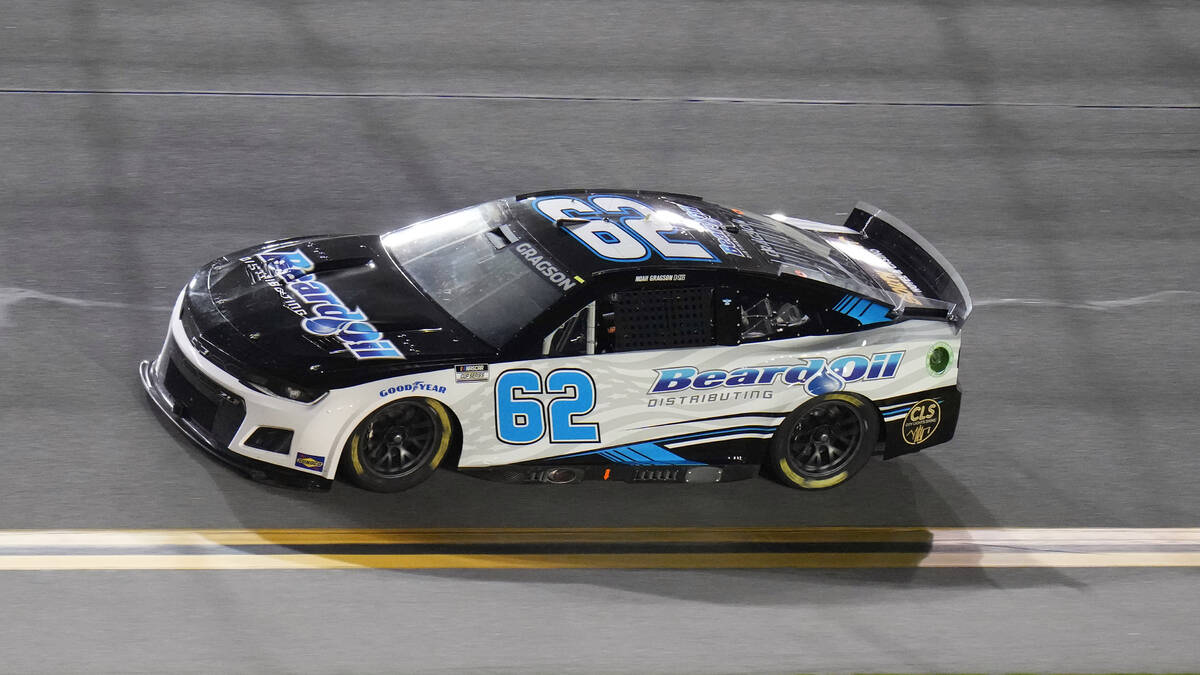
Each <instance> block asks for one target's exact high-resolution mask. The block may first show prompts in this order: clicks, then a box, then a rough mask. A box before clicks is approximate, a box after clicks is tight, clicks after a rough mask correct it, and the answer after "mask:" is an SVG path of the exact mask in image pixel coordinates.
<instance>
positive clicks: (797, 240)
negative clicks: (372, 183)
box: [501, 188, 878, 295]
mask: <svg viewBox="0 0 1200 675" xmlns="http://www.w3.org/2000/svg"><path fill="white" fill-rule="evenodd" d="M561 199H567V200H572V201H571V202H570V203H572V204H574V206H575V207H576V208H574V209H573V210H570V211H568V213H567V215H568V216H570V215H573V214H575V215H577V217H578V218H579V220H577V221H575V222H577V223H578V222H580V221H583V220H600V219H608V220H610V222H611V221H619V220H620V219H621V217H622V216H623V215H625V216H628V215H630V213H631V212H628V211H626V212H624V213H620V212H615V211H613V209H612V205H613V204H621V203H628V202H629V201H632V202H636V203H637V204H639V205H641V206H639V207H637V208H639V209H641V208H643V207H644V209H649V210H651V211H653V212H656V213H657V212H660V211H662V212H665V213H667V214H669V215H670V217H671V218H673V219H675V220H676V221H678V219H679V218H683V219H686V220H685V221H684V223H685V227H684V228H683V229H684V230H685V231H686V235H684V236H685V237H686V238H687V239H688V240H690V241H695V242H697V243H699V244H701V245H703V246H704V247H705V248H706V249H707V250H708V251H709V252H710V253H712V254H713V255H714V257H715V259H714V260H711V261H708V260H672V259H668V258H666V257H664V256H663V255H658V254H650V255H649V256H648V257H647V258H646V259H644V260H638V261H633V262H622V261H614V260H610V259H606V258H602V257H600V256H599V255H598V254H596V253H594V252H593V251H591V250H589V248H588V247H587V246H586V245H584V244H582V243H581V241H579V240H577V239H576V238H575V237H573V236H572V235H570V234H569V233H568V232H567V231H566V228H569V227H573V226H572V225H570V224H565V226H561V227H560V225H559V224H558V223H557V221H556V220H554V219H552V218H551V216H549V215H546V213H545V212H547V211H548V212H550V213H551V214H561V213H562V211H563V210H562V209H561V208H546V206H547V205H552V206H556V207H557V206H561V205H562V204H564V203H568V202H561V201H553V202H552V201H549V200H561ZM501 201H502V202H504V203H506V205H507V207H508V211H509V212H510V215H511V217H512V218H514V219H515V220H516V221H517V225H518V226H519V228H520V229H521V230H523V232H524V235H525V236H526V237H528V238H529V239H531V240H533V242H535V244H536V246H537V248H538V249H539V250H537V251H536V252H533V251H531V252H530V255H531V256H532V255H544V256H546V257H547V258H548V259H549V260H550V262H551V263H552V264H554V265H556V267H557V268H558V269H562V270H565V271H567V273H568V274H569V275H570V276H573V277H578V278H579V279H580V280H592V279H595V278H596V277H598V276H600V275H604V274H607V273H610V272H617V271H624V272H635V273H646V274H656V273H657V274H665V273H670V272H673V271H683V270H729V271H735V272H741V273H750V274H760V275H768V276H775V277H779V276H797V277H801V278H807V279H811V280H814V281H819V282H822V283H825V284H829V285H832V286H835V287H838V288H842V289H846V290H852V291H855V292H858V293H865V294H870V295H877V294H878V291H877V290H875V289H877V288H878V285H877V283H876V282H875V281H874V279H873V278H872V277H871V275H870V274H869V273H868V272H867V271H866V270H864V269H863V268H862V267H861V266H860V265H858V264H857V263H855V261H854V260H852V259H850V258H849V257H847V256H846V255H845V254H843V253H842V252H841V251H839V250H838V249H837V248H836V247H834V246H832V245H831V244H830V243H829V241H830V240H829V239H828V238H827V237H828V236H829V233H828V232H822V233H820V234H818V233H815V232H810V231H809V230H808V229H805V228H803V227H801V226H798V225H796V224H791V223H788V222H784V221H783V220H777V219H774V218H771V217H768V216H763V215H759V214H756V213H753V212H750V211H745V210H742V209H738V208H732V207H727V206H722V205H720V204H715V203H713V202H709V201H706V200H704V199H702V198H701V197H697V196H695V195H686V194H679V193H673V192H658V191H650V190H622V189H615V190H606V189H583V188H580V189H560V190H546V191H542V192H530V193H524V194H519V195H516V196H515V197H511V198H508V199H504V200H501ZM606 208H607V210H606ZM633 213H634V215H636V213H635V212H633ZM797 222H801V221H797ZM802 222H807V221H802ZM812 225H813V226H821V227H824V228H832V229H839V228H836V226H823V225H820V224H819V223H812ZM848 232H849V231H848Z"/></svg>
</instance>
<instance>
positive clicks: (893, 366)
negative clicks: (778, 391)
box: [647, 351, 904, 396]
mask: <svg viewBox="0 0 1200 675" xmlns="http://www.w3.org/2000/svg"><path fill="white" fill-rule="evenodd" d="M903 358H904V352H902V351H898V352H880V353H878V354H872V355H871V356H870V357H867V356H864V355H861V354H849V355H846V356H841V357H838V358H836V359H834V360H833V361H828V360H826V359H825V358H822V357H813V358H808V359H799V360H798V362H797V363H794V364H788V365H781V366H758V367H755V368H738V369H736V370H717V369H714V370H706V371H703V372H701V371H700V369H698V368H694V367H692V366H680V367H677V368H659V369H656V370H655V372H656V373H658V377H657V378H656V379H655V381H654V384H653V385H651V387H650V391H649V392H647V393H648V394H650V395H652V396H654V395H659V394H673V393H682V392H683V391H685V390H689V389H699V390H701V391H703V390H705V389H716V388H725V387H762V386H774V385H776V384H784V385H787V386H789V387H795V386H799V385H802V386H803V387H804V390H805V391H806V392H808V393H809V395H811V396H819V395H821V394H827V393H829V392H831V391H841V390H842V389H844V388H845V387H846V385H847V384H848V383H850V382H859V381H873V380H885V379H889V378H892V377H895V376H896V371H897V370H899V368H900V361H901V360H902V359H903Z"/></svg>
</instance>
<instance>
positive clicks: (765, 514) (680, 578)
mask: <svg viewBox="0 0 1200 675" xmlns="http://www.w3.org/2000/svg"><path fill="white" fill-rule="evenodd" d="M163 426H164V427H166V428H172V427H171V425H170V424H169V423H166V422H164V424H163ZM175 437H176V439H177V442H178V443H179V444H180V445H183V446H187V447H186V449H185V450H183V451H184V452H186V453H188V454H189V455H191V456H193V457H194V458H195V459H196V461H197V462H199V463H200V464H202V465H203V466H204V467H205V470H206V471H207V472H208V473H209V474H210V475H211V477H212V479H213V483H214V484H215V485H216V486H217V487H218V488H219V490H220V492H221V494H222V495H223V497H224V498H225V501H226V504H227V506H228V508H229V510H230V511H231V512H232V514H233V515H234V517H235V519H236V520H237V521H238V522H240V523H241V524H242V525H243V526H244V527H247V528H254V529H288V528H297V529H304V528H344V529H360V528H362V529H426V528H450V529H460V528H461V529H471V528H711V527H722V528H755V527H763V528H821V527H841V528H868V527H900V528H910V531H909V538H908V540H909V541H924V542H931V541H932V539H933V534H932V532H930V531H929V530H927V529H926V530H924V531H925V534H926V535H927V536H921V534H920V532H921V530H922V529H923V528H959V527H973V528H977V527H997V526H1000V525H1001V523H1000V522H998V521H997V519H996V518H995V517H994V516H993V515H992V514H991V513H989V512H988V511H987V510H986V508H985V507H984V505H983V504H981V503H980V502H979V501H978V500H977V499H975V498H974V497H973V495H972V494H971V492H970V490H969V489H968V488H967V487H966V486H965V485H963V484H962V483H961V482H960V481H958V480H957V479H956V478H955V477H954V476H953V474H952V473H950V472H949V471H947V470H945V469H943V468H942V466H941V465H940V464H939V462H938V459H939V458H936V457H934V456H932V454H931V455H930V456H913V457H906V458H901V459H897V460H892V461H887V462H882V461H875V462H873V464H871V465H869V466H868V467H867V469H866V470H864V471H863V472H862V473H861V474H860V475H858V476H856V477H855V479H854V480H852V481H850V482H848V483H846V484H844V485H841V486H838V487H837V488H835V489H832V490H825V491H819V492H805V491H798V490H793V489H789V488H786V487H783V486H780V485H778V484H775V483H773V482H770V481H767V480H763V479H758V480H749V481H740V482H736V483H728V484H716V485H683V484H666V485H641V484H639V485H630V484H624V483H620V484H606V483H582V484H577V485H567V486H549V485H510V484H503V483H493V482H489V481H484V480H480V479H477V478H472V477H469V476H465V475H463V474H458V473H456V472H453V471H440V472H438V473H437V474H436V475H435V476H434V477H433V478H432V479H430V480H429V481H428V482H427V483H425V484H423V485H421V486H419V487H418V488H416V489H414V490H411V491H408V492H405V493H399V494H374V493H369V492H366V491H363V490H360V489H358V488H355V487H354V486H351V485H349V484H345V483H338V484H335V486H334V488H333V490H331V491H329V492H304V491H300V490H294V489H287V488H279V487H273V486H268V485H262V484H258V483H254V482H252V481H249V480H246V479H244V478H242V477H241V476H240V475H238V474H236V473H235V472H233V471H231V470H229V469H228V468H226V467H224V466H223V465H220V464H219V463H217V462H216V461H215V460H213V459H212V458H210V457H208V456H206V455H205V454H204V453H203V452H202V451H201V450H199V449H197V448H195V447H194V446H192V445H191V444H190V443H189V442H188V441H187V440H186V439H185V438H183V437H182V435H180V434H178V433H177V432H176V433H175ZM948 459H953V458H952V457H948ZM914 533H915V534H914ZM268 539H269V535H268ZM234 548H237V547H234ZM274 548H277V549H278V550H284V551H288V552H296V553H307V554H313V553H314V552H316V553H317V554H318V555H321V556H322V557H327V558H329V559H331V560H334V561H336V560H338V559H339V558H341V556H343V555H344V554H345V553H346V551H345V548H344V547H343V548H342V549H340V550H330V551H329V552H328V553H324V552H319V551H314V550H313V548H311V547H295V546H288V545H287V544H286V543H280V544H279V545H278V546H277V547H274ZM244 550H245V551H246V552H247V553H253V552H257V551H256V550H255V547H252V546H248V547H245V549H244ZM927 550H928V548H923V549H922V548H918V549H917V550H916V551H914V552H910V553H907V554H905V556H906V557H907V561H906V562H905V563H904V564H907V565H909V566H900V567H878V568H860V569H835V568H800V567H794V568H792V567H786V568H770V569H739V568H729V569H662V568H651V569H645V568H643V569H404V570H395V571H394V573H395V574H404V575H418V576H428V577H433V578H444V579H457V580H474V581H487V582H494V583H512V584H526V583H530V582H536V583H538V584H562V585H563V586H564V587H568V588H571V589H572V592H582V593H584V594H587V593H589V592H591V591H588V590H587V589H588V588H599V589H602V591H603V592H610V591H614V590H616V591H621V592H625V593H633V594H646V595H652V596H657V597H664V598H674V599H683V600H691V601H698V602H708V603H713V604H722V605H755V606H757V605H761V606H780V605H792V604H796V603H803V602H809V601H812V600H813V599H814V598H818V597H819V598H820V599H821V601H822V602H848V603H849V602H856V601H859V600H862V599H864V598H865V597H867V595H868V594H870V593H872V592H875V591H880V590H894V589H922V588H935V587H936V588H942V589H946V588H950V589H961V590H963V591H970V590H975V589H991V588H1005V589H1011V588H1028V587H1049V586H1055V587H1062V586H1066V587H1074V588H1078V587H1080V584H1079V582H1077V581H1076V580H1074V579H1073V578H1072V577H1070V576H1068V575H1066V574H1064V573H1062V572H1061V571H1058V570H1054V569H1049V568H1036V569H1023V570H1020V571H1019V572H1017V573H1013V572H1012V571H1010V570H1004V571H1003V573H997V572H998V570H994V569H988V568H981V567H972V566H965V567H955V568H938V569H933V568H920V567H918V565H919V563H920V561H921V560H922V559H923V558H924V556H925V553H924V552H923V551H927ZM529 552H531V551H529V550H528V549H527V550H526V551H525V553H529ZM532 552H533V553H570V552H571V549H570V546H569V545H562V544H548V545H547V546H546V549H545V551H540V550H535V551H532ZM522 554H523V553H520V552H518V553H513V554H512V555H509V556H507V557H509V558H513V559H518V560H519V559H520V557H521V555H522ZM464 555H470V553H464ZM965 564H966V565H970V564H971V562H970V560H969V559H968V561H967V562H966V563H965ZM817 588H827V589H828V588H838V589H840V591H838V592H835V593H830V592H826V591H819V592H818V591H816V590H815V589H817ZM814 593H816V595H814Z"/></svg>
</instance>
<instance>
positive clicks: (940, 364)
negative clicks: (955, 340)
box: [925, 342, 954, 377]
mask: <svg viewBox="0 0 1200 675" xmlns="http://www.w3.org/2000/svg"><path fill="white" fill-rule="evenodd" d="M953 362H954V349H953V348H952V347H951V346H950V345H948V344H946V343H945V342H936V343H934V345H933V346H932V347H930V348H929V354H928V355H927V356H926V357H925V369H926V370H927V371H929V374H930V375H932V376H934V377H941V376H942V375H945V374H946V371H948V370H950V364H951V363H953Z"/></svg>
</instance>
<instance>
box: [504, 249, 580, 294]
mask: <svg viewBox="0 0 1200 675" xmlns="http://www.w3.org/2000/svg"><path fill="white" fill-rule="evenodd" d="M514 250H516V252H517V254H518V255H520V256H521V259H522V260H524V261H525V262H526V263H528V264H529V266H530V267H532V268H533V269H535V270H537V271H538V273H540V274H541V275H542V276H544V277H546V279H548V280H549V281H550V283H552V284H554V285H555V286H558V287H559V288H560V289H562V291H563V292H564V293H565V292H567V291H569V290H571V289H572V288H575V286H576V285H578V282H576V281H575V280H574V279H572V278H571V277H569V276H567V275H566V273H565V272H563V271H562V270H560V269H558V266H557V265H555V264H554V263H553V262H551V261H550V257H549V256H547V255H546V254H544V253H542V252H541V251H539V250H538V248H537V247H536V246H534V245H533V244H530V243H529V242H527V241H523V242H521V243H519V244H517V246H516V249H514Z"/></svg>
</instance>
